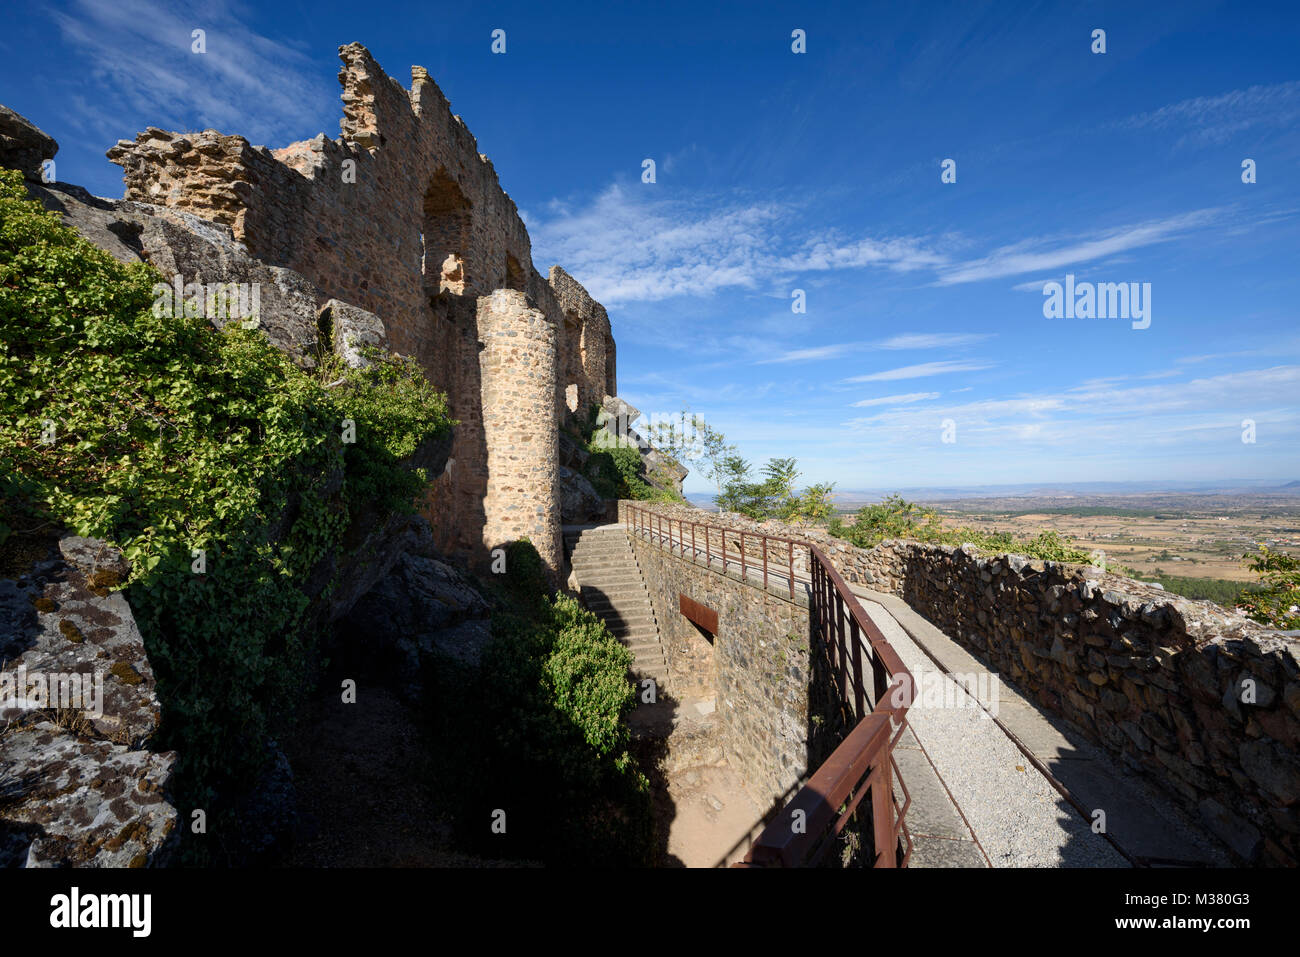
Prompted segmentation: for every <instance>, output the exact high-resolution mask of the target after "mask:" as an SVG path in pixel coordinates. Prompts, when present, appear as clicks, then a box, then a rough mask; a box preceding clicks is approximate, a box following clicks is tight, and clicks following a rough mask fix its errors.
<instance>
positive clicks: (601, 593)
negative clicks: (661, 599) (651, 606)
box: [582, 582, 650, 601]
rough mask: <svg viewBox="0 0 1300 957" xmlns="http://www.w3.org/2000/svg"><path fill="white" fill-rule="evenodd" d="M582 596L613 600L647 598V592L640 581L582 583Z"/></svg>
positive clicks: (598, 599)
mask: <svg viewBox="0 0 1300 957" xmlns="http://www.w3.org/2000/svg"><path fill="white" fill-rule="evenodd" d="M582 597H583V598H591V599H593V600H594V601H600V600H601V599H602V598H603V599H605V600H606V601H614V600H616V599H619V598H645V599H647V600H648V599H649V597H650V595H649V592H647V591H646V590H645V586H644V585H642V584H641V583H640V582H601V583H599V584H596V585H583V586H582Z"/></svg>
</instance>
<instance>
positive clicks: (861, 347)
mask: <svg viewBox="0 0 1300 957" xmlns="http://www.w3.org/2000/svg"><path fill="white" fill-rule="evenodd" d="M992 338H993V333H948V332H934V333H913V334H905V335H898V336H892V337H890V338H889V339H881V340H877V341H874V342H835V343H829V344H827V345H824V346H809V347H807V348H804V349H791V350H789V351H788V352H782V353H780V354H778V355H775V356H769V357H767V358H764V359H759V360H757V361H756V363H755V364H756V365H768V364H771V363H776V362H809V361H812V360H815V359H838V358H840V357H841V356H845V355H850V354H852V353H855V352H864V351H867V350H870V349H891V350H899V349H948V348H956V347H959V346H968V345H974V344H975V343H977V342H983V341H984V340H986V339H992Z"/></svg>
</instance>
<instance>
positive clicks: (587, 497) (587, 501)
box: [560, 465, 609, 525]
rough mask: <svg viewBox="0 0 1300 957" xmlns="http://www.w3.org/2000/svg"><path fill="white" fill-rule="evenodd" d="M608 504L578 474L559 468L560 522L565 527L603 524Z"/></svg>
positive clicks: (568, 469)
mask: <svg viewBox="0 0 1300 957" xmlns="http://www.w3.org/2000/svg"><path fill="white" fill-rule="evenodd" d="M608 504H609V503H607V502H606V501H605V500H604V499H603V498H601V497H600V493H599V492H597V491H596V489H595V488H593V487H592V484H591V483H590V482H588V481H587V479H586V478H585V477H584V476H583V475H582V474H581V473H580V472H576V471H574V470H573V469H571V468H566V467H565V466H563V465H561V466H560V520H561V521H562V522H563V523H564V524H565V525H595V524H598V523H601V522H604V521H605V520H606V515H607V513H608V509H607V505H608Z"/></svg>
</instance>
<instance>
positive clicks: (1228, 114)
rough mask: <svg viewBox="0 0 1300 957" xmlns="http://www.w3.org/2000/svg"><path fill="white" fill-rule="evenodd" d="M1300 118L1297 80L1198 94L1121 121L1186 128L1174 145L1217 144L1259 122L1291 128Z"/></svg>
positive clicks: (1299, 83) (1140, 125)
mask: <svg viewBox="0 0 1300 957" xmlns="http://www.w3.org/2000/svg"><path fill="white" fill-rule="evenodd" d="M1297 121H1300V81H1297V80H1292V81H1290V82H1288V83H1273V84H1260V85H1256V86H1251V87H1247V88H1245V89H1241V90H1231V91H1229V92H1227V93H1221V94H1219V95H1217V96H1197V97H1193V98H1191V99H1187V100H1180V101H1179V102H1177V103H1171V104H1170V105H1169V106H1164V107H1161V108H1160V109H1158V110H1152V111H1150V112H1147V113H1139V114H1137V115H1136V116H1131V117H1128V118H1127V119H1125V120H1123V121H1121V123H1120V124H1119V125H1120V126H1121V127H1127V128H1129V129H1143V128H1151V129H1157V130H1178V129H1186V130H1187V132H1186V133H1184V135H1183V136H1182V137H1180V138H1179V139H1178V140H1177V141H1176V143H1175V144H1174V145H1175V146H1180V145H1183V144H1185V143H1195V144H1197V145H1218V144H1222V143H1226V142H1227V141H1228V140H1230V139H1231V138H1232V137H1233V136H1236V135H1237V134H1238V133H1242V132H1245V131H1246V130H1251V129H1254V128H1255V127H1261V126H1273V127H1278V128H1281V129H1290V128H1294V126H1295V125H1296V122H1297Z"/></svg>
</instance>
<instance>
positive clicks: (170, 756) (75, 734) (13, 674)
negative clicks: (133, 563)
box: [0, 535, 177, 867]
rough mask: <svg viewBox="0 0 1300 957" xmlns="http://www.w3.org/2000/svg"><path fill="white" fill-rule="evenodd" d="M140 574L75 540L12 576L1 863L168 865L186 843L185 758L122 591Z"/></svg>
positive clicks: (0, 698) (0, 757)
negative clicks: (167, 743)
mask: <svg viewBox="0 0 1300 957" xmlns="http://www.w3.org/2000/svg"><path fill="white" fill-rule="evenodd" d="M129 571H130V566H129V565H128V563H127V562H126V560H125V559H124V558H123V557H122V555H121V553H120V552H118V551H116V550H115V549H112V548H109V547H108V546H106V545H105V544H104V543H103V542H100V541H97V540H95V539H88V538H82V537H79V536H75V535H66V536H63V537H61V538H59V539H58V540H57V544H56V546H55V547H52V548H51V550H50V553H49V554H48V555H47V556H46V557H45V558H42V559H40V560H38V561H36V562H35V564H34V565H33V566H32V568H31V570H30V571H29V572H28V573H27V574H25V575H23V576H22V577H20V578H17V579H0V623H2V624H3V626H4V630H3V631H0V662H3V667H2V668H0V720H3V721H4V722H5V725H4V728H5V730H3V731H0V866H4V865H6V864H8V865H26V866H28V867H35V866H59V865H77V866H90V867H125V866H145V865H149V866H158V865H162V864H165V863H167V861H168V860H169V859H170V856H171V853H172V851H173V849H174V846H175V840H174V838H175V833H174V832H175V826H176V819H177V811H176V809H175V807H173V806H172V805H171V803H170V801H169V798H168V787H169V784H170V781H171V775H172V769H173V766H174V764H175V761H176V754H175V753H174V752H153V751H150V750H148V743H149V740H150V739H151V738H152V737H153V735H154V732H155V731H157V729H158V724H159V720H160V716H161V714H160V708H159V702H158V698H157V695H156V693H155V683H154V675H153V669H152V667H151V666H150V664H149V658H148V656H147V655H146V654H145V648H144V641H143V639H142V638H141V635H140V630H139V628H138V627H137V626H136V622H135V618H134V616H133V615H132V613H131V609H130V606H129V605H128V604H127V602H126V600H125V598H124V597H123V596H122V594H121V592H118V591H112V590H111V589H113V588H114V587H115V586H116V585H118V584H120V583H121V582H122V581H124V580H125V578H126V576H127V575H128V573H129Z"/></svg>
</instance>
